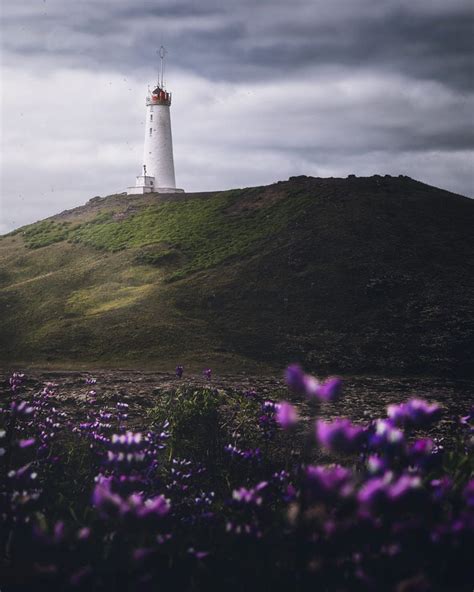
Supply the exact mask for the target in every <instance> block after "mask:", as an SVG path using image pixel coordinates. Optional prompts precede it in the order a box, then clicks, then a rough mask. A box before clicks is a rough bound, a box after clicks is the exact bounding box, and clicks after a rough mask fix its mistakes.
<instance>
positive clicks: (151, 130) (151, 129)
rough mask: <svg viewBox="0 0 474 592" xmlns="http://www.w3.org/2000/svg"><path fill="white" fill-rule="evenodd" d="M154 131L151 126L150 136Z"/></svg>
mask: <svg viewBox="0 0 474 592" xmlns="http://www.w3.org/2000/svg"><path fill="white" fill-rule="evenodd" d="M152 132H153V128H152V127H151V128H150V136H151V134H152Z"/></svg>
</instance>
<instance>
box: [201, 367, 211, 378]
mask: <svg viewBox="0 0 474 592" xmlns="http://www.w3.org/2000/svg"><path fill="white" fill-rule="evenodd" d="M202 374H203V376H204V378H207V380H211V377H212V370H211V369H210V368H205V369H204V370H203V371H202Z"/></svg>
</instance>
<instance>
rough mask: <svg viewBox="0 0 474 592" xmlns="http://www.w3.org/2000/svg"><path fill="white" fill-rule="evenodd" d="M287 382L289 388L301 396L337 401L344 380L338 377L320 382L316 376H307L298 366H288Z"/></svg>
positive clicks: (286, 372)
mask: <svg viewBox="0 0 474 592" xmlns="http://www.w3.org/2000/svg"><path fill="white" fill-rule="evenodd" d="M285 381H286V384H287V385H288V387H289V388H290V389H291V390H292V391H294V392H295V393H298V394H300V395H305V396H306V397H308V398H309V399H312V398H316V399H319V400H321V401H335V400H336V399H337V398H338V397H339V395H340V394H341V389H342V380H341V379H340V378H337V377H332V378H328V379H327V380H325V381H324V382H320V381H319V380H318V379H317V378H315V377H314V376H311V375H310V374H305V373H304V372H303V369H302V368H301V366H299V365H298V364H292V365H291V366H288V368H287V369H286V371H285Z"/></svg>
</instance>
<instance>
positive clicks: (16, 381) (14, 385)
mask: <svg viewBox="0 0 474 592" xmlns="http://www.w3.org/2000/svg"><path fill="white" fill-rule="evenodd" d="M24 378H25V375H24V374H22V373H21V372H13V374H12V375H11V376H10V379H9V381H8V382H9V384H10V389H11V391H12V392H13V393H15V392H16V391H17V390H18V389H19V388H20V387H21V385H22V384H23V381H24Z"/></svg>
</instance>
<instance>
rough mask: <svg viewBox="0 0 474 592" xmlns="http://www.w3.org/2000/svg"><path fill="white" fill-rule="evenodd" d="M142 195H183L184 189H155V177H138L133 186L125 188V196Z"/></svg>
mask: <svg viewBox="0 0 474 592" xmlns="http://www.w3.org/2000/svg"><path fill="white" fill-rule="evenodd" d="M144 193H184V189H176V187H155V177H149V176H148V175H138V177H137V178H136V183H135V186H134V187H128V188H127V195H143V194H144Z"/></svg>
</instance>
